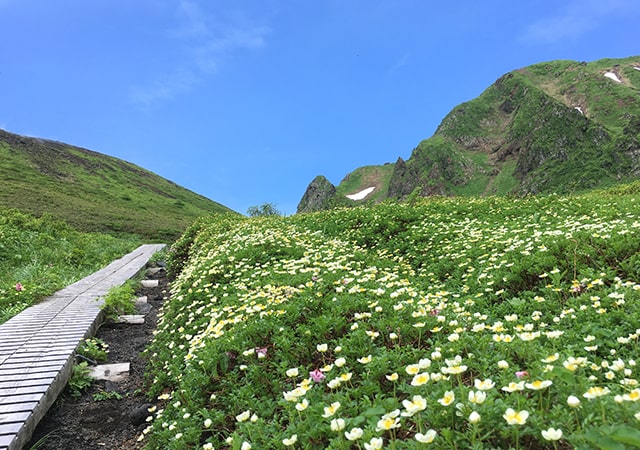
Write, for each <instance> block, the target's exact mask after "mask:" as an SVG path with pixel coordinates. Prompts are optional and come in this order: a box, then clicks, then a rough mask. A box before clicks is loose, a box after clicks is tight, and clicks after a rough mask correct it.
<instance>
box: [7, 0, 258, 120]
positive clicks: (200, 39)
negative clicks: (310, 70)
mask: <svg viewBox="0 0 640 450" xmlns="http://www.w3.org/2000/svg"><path fill="white" fill-rule="evenodd" d="M1 1H3V0H0V2H1ZM208 5H210V4H208ZM178 21H179V23H178V24H177V26H176V28H174V29H172V30H170V31H169V32H168V35H169V37H170V38H171V39H173V40H177V41H179V42H181V43H182V44H181V45H182V51H183V54H184V60H183V61H182V62H181V63H179V64H178V65H179V67H180V69H178V70H168V71H167V73H165V74H160V75H158V76H157V77H156V79H155V80H154V81H152V82H150V83H149V84H147V85H145V86H136V87H133V88H131V89H130V93H129V99H130V101H131V102H132V103H133V104H135V105H136V106H138V107H140V108H142V109H144V110H149V109H151V108H152V107H154V106H156V105H157V104H159V103H162V102H165V101H170V100H172V99H174V98H175V97H177V96H178V95H181V94H185V93H188V92H190V91H192V90H193V89H194V88H196V86H197V85H198V84H200V83H202V82H205V81H206V79H207V77H210V76H212V75H213V74H214V73H215V72H216V71H218V70H219V69H220V67H222V66H223V64H224V62H225V59H226V58H228V57H229V56H230V55H232V54H234V53H235V52H239V51H242V50H256V49H260V48H262V47H264V45H265V44H266V36H267V35H268V34H269V32H270V30H269V28H267V27H265V26H259V25H255V24H253V23H251V22H249V21H247V20H242V19H241V18H238V17H237V16H236V17H234V18H231V19H228V20H226V21H223V22H220V21H218V20H214V19H213V17H211V16H210V15H209V14H208V12H207V11H205V10H203V8H201V7H200V5H199V4H198V3H197V2H196V1H193V0H181V1H180V3H179V5H178ZM174 64H175V63H174Z"/></svg>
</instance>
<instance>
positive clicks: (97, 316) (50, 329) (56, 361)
mask: <svg viewBox="0 0 640 450" xmlns="http://www.w3.org/2000/svg"><path fill="white" fill-rule="evenodd" d="M162 247H164V245H161V244H150V245H143V246H141V247H139V248H138V249H136V250H134V251H133V252H131V253H129V254H128V255H125V256H123V257H122V258H120V259H118V260H116V261H113V262H112V263H111V264H109V265H108V266H106V267H104V268H103V269H100V270H98V271H96V272H94V273H93V274H91V275H89V276H88V277H86V278H84V279H82V280H79V281H77V282H76V283H73V284H72V285H70V286H67V287H66V288H65V289H62V290H60V291H58V292H56V293H55V294H54V295H52V296H51V297H49V298H48V299H46V300H44V301H42V302H40V303H39V304H38V305H35V306H32V307H30V308H27V309H26V310H25V311H23V312H22V313H20V314H18V315H17V316H15V317H14V318H12V319H10V320H8V321H7V322H5V323H4V324H2V325H0V450H20V449H21V448H22V447H23V446H24V445H25V444H26V443H27V442H28V441H29V439H30V438H31V435H32V434H33V431H34V429H35V427H36V425H37V423H38V422H39V421H40V419H41V418H42V417H43V416H44V415H45V414H46V412H47V410H48V409H49V407H50V406H51V405H52V404H53V402H54V401H55V399H56V398H57V397H58V395H59V394H60V392H62V390H63V389H64V388H65V386H66V384H67V382H68V380H69V377H70V376H71V372H72V368H73V360H74V353H75V349H76V348H77V346H78V344H79V343H80V341H81V340H82V339H83V338H85V337H89V336H92V335H94V334H95V330H96V328H97V326H98V324H99V323H100V321H101V320H102V316H103V312H102V311H101V310H100V304H101V303H102V302H103V300H102V298H103V297H104V295H105V294H106V293H107V292H108V291H109V289H111V287H113V286H116V285H121V284H122V283H124V282H125V281H126V280H128V279H130V278H131V277H133V276H134V275H135V274H136V273H138V272H139V271H140V269H141V268H142V267H143V266H144V265H145V264H146V262H147V261H148V259H149V258H150V257H151V255H153V254H154V253H155V252H157V251H159V250H160V249H162Z"/></svg>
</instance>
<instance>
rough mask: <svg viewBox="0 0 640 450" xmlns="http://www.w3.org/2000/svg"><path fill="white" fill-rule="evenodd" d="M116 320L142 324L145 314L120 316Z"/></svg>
mask: <svg viewBox="0 0 640 450" xmlns="http://www.w3.org/2000/svg"><path fill="white" fill-rule="evenodd" d="M116 322H118V323H129V324H133V325H140V324H141V323H144V316H141V315H137V314H134V315H124V316H118V320H116Z"/></svg>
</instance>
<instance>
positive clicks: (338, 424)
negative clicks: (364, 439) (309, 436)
mask: <svg viewBox="0 0 640 450" xmlns="http://www.w3.org/2000/svg"><path fill="white" fill-rule="evenodd" d="M345 425H346V424H345V422H344V419H333V420H332V421H331V430H332V431H342V430H344V427H345Z"/></svg>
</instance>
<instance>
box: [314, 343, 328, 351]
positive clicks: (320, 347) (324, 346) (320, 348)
mask: <svg viewBox="0 0 640 450" xmlns="http://www.w3.org/2000/svg"><path fill="white" fill-rule="evenodd" d="M316 349H317V350H318V351H319V352H321V353H324V352H326V351H327V350H328V349H329V346H328V345H327V344H318V345H316Z"/></svg>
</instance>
